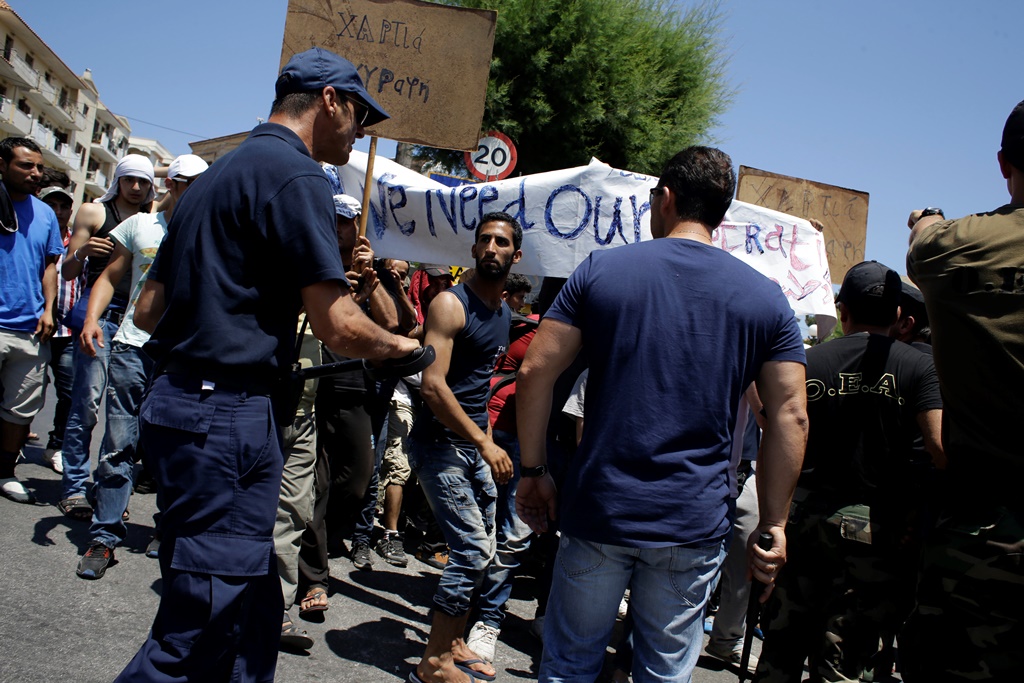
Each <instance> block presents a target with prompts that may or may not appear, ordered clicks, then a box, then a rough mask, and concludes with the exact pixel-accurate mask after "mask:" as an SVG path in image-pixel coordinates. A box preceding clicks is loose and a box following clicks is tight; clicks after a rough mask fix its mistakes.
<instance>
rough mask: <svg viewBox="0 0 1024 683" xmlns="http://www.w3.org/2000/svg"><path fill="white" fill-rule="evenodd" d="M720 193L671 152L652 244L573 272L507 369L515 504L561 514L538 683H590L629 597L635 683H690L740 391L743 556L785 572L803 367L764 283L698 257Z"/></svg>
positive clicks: (725, 500) (722, 198)
mask: <svg viewBox="0 0 1024 683" xmlns="http://www.w3.org/2000/svg"><path fill="white" fill-rule="evenodd" d="M734 188H735V176H734V174H733V170H732V161H731V160H730V159H729V157H728V156H727V155H726V154H724V153H722V152H721V151H719V150H717V149H711V148H707V147H690V148H688V149H685V150H683V151H682V152H680V153H679V154H677V155H676V156H675V157H673V158H672V159H671V160H670V161H669V162H668V164H667V165H666V167H665V170H664V172H663V173H662V177H661V179H660V181H659V182H658V185H657V186H656V187H654V188H652V190H651V234H652V236H653V237H654V238H655V239H654V240H653V241H648V242H641V243H639V244H632V245H627V246H622V247H617V248H615V249H611V250H607V251H601V252H595V253H593V254H591V255H590V256H589V257H588V258H587V259H586V260H585V261H584V262H583V263H582V264H580V266H579V267H578V268H577V269H576V271H575V272H574V273H573V275H572V277H570V278H569V280H568V282H567V283H566V285H565V287H564V288H563V289H562V291H561V293H560V294H559V296H558V298H557V299H556V300H555V302H554V304H553V306H552V308H551V309H550V310H549V311H548V312H547V314H546V317H545V318H544V320H543V321H542V322H541V324H540V328H539V329H538V332H537V336H536V337H535V338H534V340H533V343H532V344H531V345H530V350H529V351H528V352H527V355H526V359H525V361H524V363H523V367H522V369H521V370H520V371H519V376H518V386H519V389H518V393H519V399H518V401H517V405H518V426H519V439H520V448H521V458H522V460H521V466H522V469H521V473H522V477H523V478H522V481H521V482H520V484H519V490H518V493H517V500H516V508H517V511H518V512H519V514H520V517H522V518H523V519H524V521H526V522H527V523H528V524H530V526H531V527H532V528H533V529H534V530H535V531H538V532H541V531H544V530H545V529H546V528H547V520H548V518H549V517H550V518H555V517H556V516H559V517H560V520H561V527H560V528H561V532H562V536H561V541H560V545H559V551H558V562H557V563H556V564H557V566H556V568H555V572H554V583H553V585H552V589H551V599H550V602H549V604H548V609H547V612H546V616H547V618H546V620H545V624H544V626H545V629H544V657H543V660H542V662H541V667H540V680H541V681H592V680H594V678H595V677H596V676H597V675H598V674H599V672H600V670H601V665H602V663H603V660H604V650H605V646H606V645H607V643H608V639H609V637H610V635H611V630H612V627H613V626H614V624H615V617H616V613H617V611H618V604H619V599H620V598H621V597H622V594H623V591H624V590H625V589H626V588H627V587H629V588H631V609H632V612H633V614H634V619H635V631H634V667H633V676H634V680H636V681H638V682H639V681H644V680H689V676H690V672H691V671H692V670H693V667H694V666H695V664H696V661H697V658H698V655H699V653H700V646H701V642H702V630H703V629H702V622H703V607H704V603H705V602H706V600H707V597H708V592H709V590H710V587H711V581H712V579H713V578H714V576H715V573H716V572H717V570H718V567H719V565H720V563H721V561H722V557H723V555H724V541H725V539H726V537H727V535H728V534H729V530H730V526H731V518H732V515H733V510H732V505H733V496H734V495H735V469H736V463H734V462H730V451H731V440H732V434H733V432H734V428H735V425H736V418H737V409H738V405H739V403H740V397H741V396H742V394H743V392H744V390H745V389H746V388H747V387H748V386H749V385H750V384H751V382H754V381H755V380H756V382H757V388H758V391H759V393H760V396H761V398H762V400H763V402H764V406H765V410H766V411H767V426H766V428H765V431H764V441H763V443H764V454H763V457H762V460H761V462H760V463H759V467H758V473H759V477H760V478H761V492H762V493H763V496H762V497H761V500H760V525H759V529H758V531H763V532H767V533H770V534H771V536H772V541H773V543H772V546H773V547H772V549H771V550H770V551H763V550H760V549H755V551H754V553H753V563H752V568H753V571H754V575H755V576H756V577H757V578H758V579H759V580H760V581H762V582H764V583H766V584H770V583H771V582H773V581H774V579H775V575H776V572H777V571H778V569H779V567H780V566H781V565H782V564H783V563H784V562H785V556H786V555H785V550H786V545H785V543H786V538H785V533H784V529H785V524H786V519H787V516H788V512H789V501H790V497H791V496H792V492H793V487H794V485H795V483H796V478H797V475H798V473H799V471H800V462H801V459H802V456H803V449H804V444H805V440H806V436H807V432H806V428H807V427H806V422H807V415H806V396H805V393H804V362H805V358H804V351H803V344H802V342H801V339H800V332H799V328H798V327H797V324H796V320H795V318H794V315H793V311H792V309H791V308H790V306H789V304H788V303H787V301H786V299H785V296H784V295H783V294H782V292H781V290H780V289H779V287H778V286H777V285H776V284H774V283H773V282H771V281H770V280H768V279H767V278H765V277H764V276H762V275H760V274H759V273H757V272H756V271H754V270H753V269H752V268H750V267H749V266H747V265H745V264H743V263H742V262H740V261H739V260H738V259H736V258H734V257H733V256H731V255H730V254H728V253H726V252H724V251H722V250H721V249H718V248H716V247H714V246H712V243H711V234H712V232H713V231H714V230H715V229H716V228H717V227H718V225H719V224H720V223H721V221H722V218H723V216H724V215H725V211H726V209H727V208H728V207H729V204H730V202H731V200H732V196H733V191H734ZM581 349H582V350H581ZM577 352H580V353H582V354H584V356H585V357H586V359H587V362H588V363H587V364H588V366H589V368H590V375H589V378H588V382H587V395H586V414H587V420H586V423H585V424H584V427H583V434H582V439H581V441H580V445H579V450H578V452H577V454H576V456H575V457H574V459H573V461H572V462H571V464H570V466H569V472H568V474H567V476H566V481H565V490H564V491H563V494H562V498H563V500H562V505H561V509H560V511H559V510H558V509H557V507H556V495H555V487H554V483H553V481H552V479H551V476H550V474H547V472H546V468H545V466H544V462H545V442H544V434H545V431H546V425H547V420H548V415H549V413H550V407H551V406H550V403H551V389H552V387H553V385H554V382H555V380H556V379H557V377H558V376H559V375H560V374H561V373H562V371H563V370H564V369H565V368H566V367H568V365H569V364H570V362H572V360H573V359H574V357H575V356H576V354H577ZM751 538H752V539H753V538H756V536H752V537H751Z"/></svg>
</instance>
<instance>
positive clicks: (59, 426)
mask: <svg viewBox="0 0 1024 683" xmlns="http://www.w3.org/2000/svg"><path fill="white" fill-rule="evenodd" d="M76 344H78V335H77V334H75V335H71V336H70V337H53V338H51V339H50V373H51V374H53V388H54V390H55V391H56V393H57V405H56V407H55V408H54V410H53V429H51V430H50V435H49V438H48V439H47V441H46V448H47V449H50V448H52V449H54V450H60V449H61V448H63V446H64V428H65V427H67V425H68V413H69V412H70V411H71V384H72V382H73V381H74V376H75V370H74V352H75V345H76Z"/></svg>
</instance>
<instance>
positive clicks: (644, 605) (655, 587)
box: [539, 534, 725, 683]
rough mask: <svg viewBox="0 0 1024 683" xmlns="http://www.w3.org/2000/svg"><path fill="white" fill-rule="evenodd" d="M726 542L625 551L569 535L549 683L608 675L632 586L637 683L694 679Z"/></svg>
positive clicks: (555, 597)
mask: <svg viewBox="0 0 1024 683" xmlns="http://www.w3.org/2000/svg"><path fill="white" fill-rule="evenodd" d="M724 555H725V550H724V543H722V542H719V543H716V544H714V545H712V546H709V547H705V548H684V547H681V546H671V547H668V548H625V547H622V546H614V545H601V544H598V543H592V542H590V541H584V540H581V539H578V538H573V537H571V536H567V535H565V534H563V535H562V537H561V540H560V542H559V548H558V556H557V558H556V559H555V563H556V566H555V571H554V583H553V585H552V587H551V599H550V602H549V603H548V609H547V613H546V614H547V618H546V620H545V622H544V655H543V658H542V659H541V664H540V677H539V680H540V682H541V683H554V682H556V681H557V682H562V681H573V682H579V683H582V682H583V681H587V682H588V683H589V682H592V681H594V680H595V679H596V678H597V676H598V675H599V674H600V673H601V667H602V665H603V664H604V653H605V647H606V646H607V645H608V641H609V639H610V638H611V633H612V628H613V627H614V626H615V617H616V613H617V612H618V607H619V601H620V600H621V599H622V594H623V592H625V590H626V588H630V590H631V593H630V612H631V613H632V615H633V620H634V631H633V638H634V641H633V657H634V659H633V680H634V681H636V683H647V682H648V681H659V682H661V681H679V682H682V683H686V682H688V681H689V680H690V674H691V673H692V672H693V668H694V666H696V664H697V658H698V656H699V654H700V647H701V644H702V643H703V637H704V603H705V602H707V599H708V595H709V593H710V588H711V582H712V581H713V580H714V578H715V574H716V573H717V572H718V568H719V566H720V565H721V564H722V558H723V557H724Z"/></svg>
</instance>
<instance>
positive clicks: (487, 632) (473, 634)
mask: <svg viewBox="0 0 1024 683" xmlns="http://www.w3.org/2000/svg"><path fill="white" fill-rule="evenodd" d="M499 633H501V630H500V629H496V628H494V627H493V626H488V625H487V624H485V623H483V622H482V621H478V622H476V623H475V624H473V628H471V629H470V630H469V637H468V638H466V647H468V648H469V649H470V650H472V651H473V652H475V653H476V654H477V656H478V657H480V659H482V660H484V661H485V662H487V663H488V664H492V663H493V662H494V650H495V647H496V646H497V644H498V634H499Z"/></svg>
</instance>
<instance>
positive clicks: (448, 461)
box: [409, 438, 498, 617]
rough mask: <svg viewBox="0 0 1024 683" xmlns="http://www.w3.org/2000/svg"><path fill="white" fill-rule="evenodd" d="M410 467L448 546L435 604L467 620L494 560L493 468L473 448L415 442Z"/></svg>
mask: <svg viewBox="0 0 1024 683" xmlns="http://www.w3.org/2000/svg"><path fill="white" fill-rule="evenodd" d="M409 465H410V467H412V469H413V471H414V472H415V473H416V476H417V477H418V478H419V480H420V486H422V487H423V494H424V497H425V498H426V499H427V504H428V505H430V509H431V511H432V512H433V513H434V517H435V518H436V519H437V524H438V526H440V527H441V532H442V533H443V534H444V540H445V541H446V542H447V543H448V564H446V565H445V568H444V572H442V573H441V580H440V582H438V585H437V592H436V593H435V594H434V606H435V607H436V608H437V609H439V610H441V611H442V612H444V613H445V614H447V615H448V616H451V617H459V616H462V615H463V614H465V613H467V612H468V611H469V606H470V601H471V600H472V598H473V592H474V591H475V590H476V588H477V586H479V585H480V582H481V581H482V580H483V577H484V570H486V569H487V565H488V564H490V562H491V559H492V558H493V557H494V546H495V538H494V508H495V499H496V498H497V495H498V491H497V488H496V487H495V486H494V480H493V479H492V478H491V468H490V467H489V466H488V465H487V463H485V462H484V459H483V458H482V457H480V453H479V452H477V450H476V449H475V448H473V447H472V446H464V445H453V444H449V443H432V442H421V441H419V440H418V439H415V438H410V439H409Z"/></svg>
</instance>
